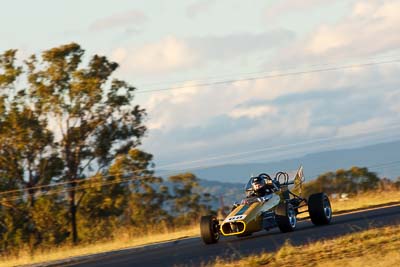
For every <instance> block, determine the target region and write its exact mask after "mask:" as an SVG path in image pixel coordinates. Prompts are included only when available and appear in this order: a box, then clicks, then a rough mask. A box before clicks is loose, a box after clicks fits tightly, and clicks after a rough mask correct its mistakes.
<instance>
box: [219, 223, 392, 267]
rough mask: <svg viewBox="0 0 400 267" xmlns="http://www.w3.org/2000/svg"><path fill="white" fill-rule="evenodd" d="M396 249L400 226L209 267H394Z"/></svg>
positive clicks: (285, 246) (368, 231) (285, 247)
mask: <svg viewBox="0 0 400 267" xmlns="http://www.w3.org/2000/svg"><path fill="white" fill-rule="evenodd" d="M399 247H400V226H392V227H385V228H381V229H371V230H366V231H363V232H360V233H354V234H349V235H345V236H343V237H340V238H336V239H331V240H325V241H320V242H315V243H312V244H309V245H304V246H292V245H290V244H289V243H286V244H285V245H284V246H283V247H282V248H281V249H280V250H279V251H277V252H275V253H264V254H261V255H254V256H249V257H246V258H243V259H241V260H239V261H221V260H218V261H217V262H216V263H215V264H213V265H211V266H214V267H227V266H272V267H274V266H276V267H278V266H279V267H285V266H288V267H289V266H290V267H293V266H321V267H322V266H324V267H325V266H352V267H361V266H397V265H398V263H399V262H400V252H399Z"/></svg>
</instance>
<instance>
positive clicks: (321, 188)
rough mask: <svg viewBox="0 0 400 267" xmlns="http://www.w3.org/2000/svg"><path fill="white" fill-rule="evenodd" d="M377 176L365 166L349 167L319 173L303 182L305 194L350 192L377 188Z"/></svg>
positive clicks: (354, 192) (378, 180)
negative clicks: (315, 177) (308, 180)
mask: <svg viewBox="0 0 400 267" xmlns="http://www.w3.org/2000/svg"><path fill="white" fill-rule="evenodd" d="M379 183H380V179H379V177H378V176H377V175H376V173H374V172H370V171H369V170H368V169H367V168H360V167H351V168H350V169H349V170H344V169H338V170H336V172H327V173H323V174H321V175H319V176H318V177H317V179H315V180H314V181H310V182H308V183H306V184H305V187H304V189H305V190H304V192H305V195H310V194H312V193H317V192H325V193H327V194H332V193H352V194H356V193H358V192H362V191H368V190H374V189H377V188H378V186H379Z"/></svg>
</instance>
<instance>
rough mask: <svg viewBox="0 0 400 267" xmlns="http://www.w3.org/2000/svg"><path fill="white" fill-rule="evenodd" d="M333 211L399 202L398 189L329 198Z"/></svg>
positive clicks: (399, 194) (399, 193) (399, 191)
mask: <svg viewBox="0 0 400 267" xmlns="http://www.w3.org/2000/svg"><path fill="white" fill-rule="evenodd" d="M331 201H332V209H333V213H335V212H340V211H349V210H355V209H363V208H368V207H373V206H379V205H382V204H388V203H396V202H400V190H390V191H382V192H368V193H361V194H358V195H356V196H352V197H349V198H348V200H339V199H331Z"/></svg>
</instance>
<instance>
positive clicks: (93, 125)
mask: <svg viewBox="0 0 400 267" xmlns="http://www.w3.org/2000/svg"><path fill="white" fill-rule="evenodd" d="M16 54H17V51H16V50H8V51H5V52H4V53H3V54H0V253H6V252H7V251H11V250H18V249H20V248H22V247H26V246H28V247H29V248H30V249H31V251H34V250H35V249H37V248H45V247H52V246H55V245H60V244H63V243H66V242H72V243H73V244H76V243H78V242H94V241H96V240H99V239H105V238H112V237H113V233H114V232H115V229H117V228H121V227H127V228H132V229H140V230H141V232H143V231H146V230H147V229H148V228H151V227H156V226H157V227H159V228H162V227H163V228H166V227H170V226H172V225H174V226H182V225H188V224H191V223H193V222H194V221H197V219H198V217H199V216H200V214H201V213H205V212H207V213H208V212H209V211H208V210H209V209H210V206H209V202H210V200H211V197H210V195H207V194H200V193H198V191H196V189H197V188H198V180H197V177H196V176H194V175H193V174H190V173H185V174H179V175H175V176H171V177H169V178H168V179H167V180H168V182H169V186H166V185H165V183H164V181H163V179H162V178H161V177H157V176H155V175H154V171H153V168H154V164H153V163H152V159H153V157H152V155H151V154H148V153H146V152H144V151H142V150H140V149H138V146H139V145H140V144H141V138H142V137H143V136H144V135H145V133H146V127H145V126H144V124H143V118H144V117H145V115H146V112H145V110H144V109H143V108H141V107H140V106H138V105H135V104H134V91H135V88H134V87H133V86H131V85H129V84H128V83H126V82H125V81H122V80H118V79H114V78H112V74H113V73H114V72H115V70H116V69H117V68H118V64H117V63H115V62H111V61H109V60H108V59H107V58H106V57H104V56H99V55H94V56H92V57H88V56H85V51H84V50H83V49H82V48H81V47H80V46H79V45H78V44H76V43H71V44H66V45H62V46H59V47H55V48H52V49H49V50H46V51H44V52H42V53H41V54H40V55H35V54H34V55H32V56H30V57H29V58H27V59H26V60H24V61H18V60H17V57H16ZM136 232H137V231H136Z"/></svg>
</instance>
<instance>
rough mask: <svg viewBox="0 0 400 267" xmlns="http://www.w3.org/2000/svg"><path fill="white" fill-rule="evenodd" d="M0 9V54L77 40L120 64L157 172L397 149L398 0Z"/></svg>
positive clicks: (83, 1)
mask: <svg viewBox="0 0 400 267" xmlns="http://www.w3.org/2000/svg"><path fill="white" fill-rule="evenodd" d="M0 3H1V6H2V16H0V25H1V26H0V36H1V42H0V51H5V50H7V49H18V51H19V52H18V56H19V57H20V58H21V59H24V58H26V57H28V56H29V55H31V54H33V53H40V52H41V51H43V50H46V49H49V48H52V47H56V46H59V45H63V44H66V43H70V42H77V43H79V44H80V45H81V46H82V47H83V48H84V49H85V50H86V53H87V54H89V55H92V54H101V55H105V56H107V57H108V58H110V59H111V60H114V61H116V62H118V63H119V64H120V68H119V69H118V71H117V72H116V73H115V76H116V77H117V78H121V79H124V80H126V81H127V82H129V83H130V84H132V85H134V86H135V87H136V88H137V95H136V100H135V102H136V103H135V104H140V105H141V106H142V107H143V108H145V109H146V110H147V114H148V115H147V118H146V121H145V124H146V126H147V127H148V132H147V134H146V137H145V138H144V139H143V144H142V146H141V148H142V149H144V150H146V151H147V152H150V153H152V154H153V155H154V161H155V163H156V166H157V168H160V169H163V168H165V169H168V168H170V169H176V168H179V169H190V168H198V167H206V166H212V165H218V164H226V163H241V162H257V163H259V162H269V161H275V160H280V159H284V158H294V157H298V156H301V155H304V154H307V153H312V152H317V151H324V150H332V149H340V148H346V147H357V146H365V145H369V144H375V143H380V142H388V141H392V140H398V139H400V138H399V135H398V132H399V129H400V104H399V103H400V90H399V89H400V88H399V85H400V75H399V73H400V35H399V34H398V33H399V32H400V16H399V14H400V1H398V0H374V1H372V0H362V1H351V0H348V1H344V0H338V1H326V0H280V1H275V0H269V1H265V0H264V1H258V0H253V1H251V2H250V1H237V0H219V1H216V0H175V1H166V0H149V1H138V0H114V1H105V0H101V1H100V0H96V1H94V0H79V1H78V0H58V1H51V0H35V1H28V0H14V1H9V0H7V1H5V0H0ZM382 160H383V161H382V162H384V159H382Z"/></svg>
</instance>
